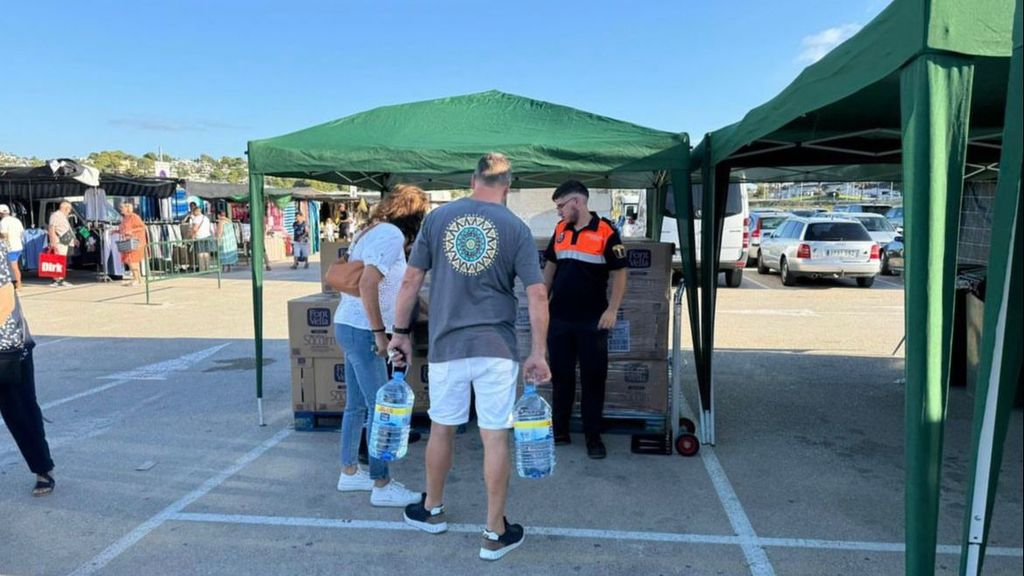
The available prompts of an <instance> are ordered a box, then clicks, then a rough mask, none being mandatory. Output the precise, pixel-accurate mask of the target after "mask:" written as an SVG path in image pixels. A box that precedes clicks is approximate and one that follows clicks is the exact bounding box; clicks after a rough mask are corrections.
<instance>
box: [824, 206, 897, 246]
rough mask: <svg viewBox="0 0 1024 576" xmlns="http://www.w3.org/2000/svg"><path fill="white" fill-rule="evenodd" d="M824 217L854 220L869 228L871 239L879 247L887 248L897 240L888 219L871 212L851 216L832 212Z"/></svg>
mask: <svg viewBox="0 0 1024 576" xmlns="http://www.w3.org/2000/svg"><path fill="white" fill-rule="evenodd" d="M822 216H828V217H830V218H841V219H846V220H851V219H852V220H856V221H858V222H860V223H861V224H863V225H864V227H865V228H867V230H868V234H870V235H871V239H872V240H874V241H875V243H876V244H878V245H879V246H885V245H886V244H888V243H889V242H892V241H893V239H894V238H896V229H895V228H894V227H893V225H892V224H890V223H889V219H888V218H886V217H885V216H882V215H880V214H871V213H870V212H860V213H856V212H851V213H849V214H844V213H841V212H840V213H836V212H831V213H829V214H827V215H826V214H823V215H822Z"/></svg>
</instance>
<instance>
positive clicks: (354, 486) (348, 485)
mask: <svg viewBox="0 0 1024 576" xmlns="http://www.w3.org/2000/svg"><path fill="white" fill-rule="evenodd" d="M366 490H373V480H372V479H371V478H370V473H369V472H367V471H366V469H364V468H360V469H359V470H357V471H356V473H355V474H345V473H344V472H342V473H341V474H340V475H339V476H338V492H360V491H366Z"/></svg>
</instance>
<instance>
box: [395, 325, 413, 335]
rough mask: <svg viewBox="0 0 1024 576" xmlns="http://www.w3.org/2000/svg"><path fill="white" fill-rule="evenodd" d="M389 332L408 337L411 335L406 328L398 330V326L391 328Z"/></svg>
mask: <svg viewBox="0 0 1024 576" xmlns="http://www.w3.org/2000/svg"><path fill="white" fill-rule="evenodd" d="M391 331H392V332H393V333H395V334H401V335H402V336H408V335H409V334H412V330H410V329H408V328H399V327H398V326H395V327H394V328H392V329H391Z"/></svg>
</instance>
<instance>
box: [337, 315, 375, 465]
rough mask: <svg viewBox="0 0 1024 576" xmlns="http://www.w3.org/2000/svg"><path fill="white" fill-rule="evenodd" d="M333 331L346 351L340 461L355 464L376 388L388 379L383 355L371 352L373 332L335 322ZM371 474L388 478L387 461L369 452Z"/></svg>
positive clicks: (370, 424) (370, 428) (369, 425)
mask: <svg viewBox="0 0 1024 576" xmlns="http://www.w3.org/2000/svg"><path fill="white" fill-rule="evenodd" d="M334 335H335V337H336V338H337V339H338V345H339V346H341V349H342V351H343V352H345V391H346V393H345V412H344V416H343V417H342V419H341V465H342V466H355V465H356V464H357V463H358V462H359V454H358V452H359V436H360V435H361V434H362V431H363V426H364V425H365V426H366V439H367V441H369V439H370V438H371V433H372V432H373V406H374V404H375V403H376V401H377V390H380V388H381V387H382V386H384V384H386V383H387V381H388V369H387V365H386V364H385V363H384V359H383V358H381V357H379V356H377V355H376V354H374V353H373V345H374V337H373V332H370V331H369V330H360V329H359V328H353V327H351V326H348V325H345V324H335V325H334ZM367 414H369V415H370V417H369V418H367ZM370 478H373V479H374V480H381V479H385V478H388V465H387V463H386V462H383V461H381V460H377V459H376V458H373V457H372V456H371V457H370Z"/></svg>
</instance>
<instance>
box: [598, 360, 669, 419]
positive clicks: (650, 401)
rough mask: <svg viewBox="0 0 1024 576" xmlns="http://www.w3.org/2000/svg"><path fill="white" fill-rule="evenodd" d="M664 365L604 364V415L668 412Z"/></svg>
mask: <svg viewBox="0 0 1024 576" xmlns="http://www.w3.org/2000/svg"><path fill="white" fill-rule="evenodd" d="M668 394H669V381H668V362H667V361H665V360H656V361H645V360H620V361H616V362H609V363H608V384H607V386H606V387H605V398H604V409H605V412H606V413H608V412H632V411H638V412H665V411H666V410H668Z"/></svg>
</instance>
